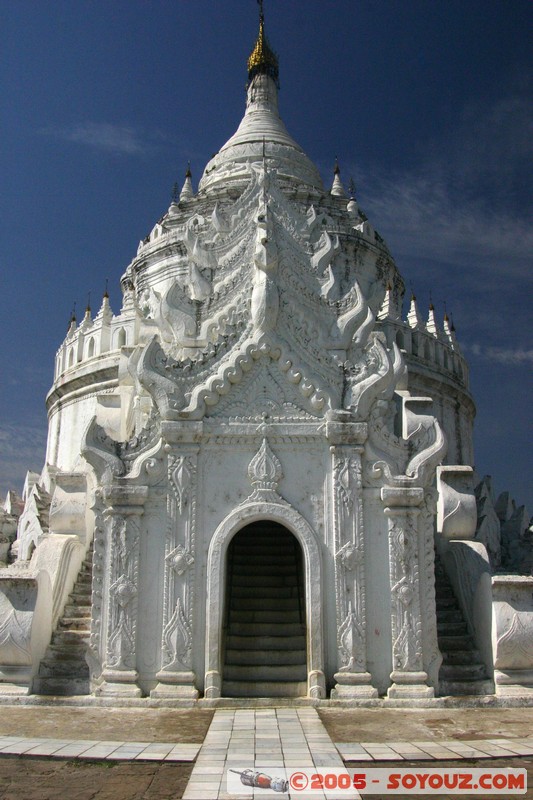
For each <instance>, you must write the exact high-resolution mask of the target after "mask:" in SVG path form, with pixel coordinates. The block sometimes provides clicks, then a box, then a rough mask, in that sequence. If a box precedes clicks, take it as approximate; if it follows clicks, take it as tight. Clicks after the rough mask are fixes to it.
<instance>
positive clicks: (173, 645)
mask: <svg viewBox="0 0 533 800" xmlns="http://www.w3.org/2000/svg"><path fill="white" fill-rule="evenodd" d="M191 646H192V643H191V629H190V626H189V623H188V622H187V618H186V617H185V614H184V611H183V604H182V602H181V599H179V598H178V600H177V602H176V607H175V609H174V613H173V614H172V617H171V618H170V619H169V621H168V623H167V625H166V627H165V630H164V631H163V660H164V662H165V664H164V669H165V671H173V670H178V671H179V670H180V669H183V667H185V668H186V669H189V668H190V666H191Z"/></svg>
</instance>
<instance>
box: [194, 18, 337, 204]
mask: <svg viewBox="0 0 533 800" xmlns="http://www.w3.org/2000/svg"><path fill="white" fill-rule="evenodd" d="M248 79H249V83H248V89H247V102H246V111H245V114H244V117H243V118H242V120H241V123H240V125H239V127H238V128H237V130H236V131H235V133H234V134H233V136H232V137H231V138H230V139H228V141H227V142H226V143H225V144H224V145H223V147H221V149H220V150H219V152H218V153H217V154H216V155H215V156H213V158H212V159H211V160H210V161H209V163H208V164H207V166H206V168H205V170H204V174H203V176H202V179H201V181H200V184H199V190H200V191H207V190H211V189H213V188H214V187H221V186H230V185H231V184H234V183H242V184H243V185H245V184H246V183H247V182H248V180H249V176H250V165H251V164H252V163H254V162H258V161H261V160H262V159H263V158H264V159H266V160H267V162H268V165H269V166H270V167H274V168H275V169H276V170H277V172H278V175H279V178H280V180H281V181H282V182H283V181H287V182H289V183H291V184H293V185H294V184H296V185H297V186H298V185H301V186H302V187H303V188H305V189H307V190H308V189H309V188H312V189H315V190H317V191H319V192H323V191H324V187H323V184H322V179H321V177H320V174H319V172H318V170H317V168H316V167H315V165H314V164H313V162H312V161H311V160H310V159H309V158H308V157H307V156H306V154H305V153H304V151H303V150H302V148H301V147H300V145H299V144H297V142H295V140H294V139H293V138H292V136H291V135H290V134H289V132H288V131H287V128H286V127H285V124H284V123H283V120H282V119H281V117H280V115H279V111H278V63H277V57H276V56H275V54H274V53H273V51H272V49H271V48H270V45H269V44H268V42H267V40H266V37H265V33H264V22H263V19H262V18H261V20H260V26H259V36H258V38H257V42H256V44H255V46H254V48H253V50H252V52H251V54H250V57H249V59H248Z"/></svg>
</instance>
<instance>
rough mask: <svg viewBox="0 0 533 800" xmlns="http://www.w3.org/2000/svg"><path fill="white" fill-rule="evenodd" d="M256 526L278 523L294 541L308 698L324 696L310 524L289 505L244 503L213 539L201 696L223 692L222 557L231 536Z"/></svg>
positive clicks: (318, 564) (318, 571) (317, 572)
mask: <svg viewBox="0 0 533 800" xmlns="http://www.w3.org/2000/svg"><path fill="white" fill-rule="evenodd" d="M259 522H269V523H279V525H280V527H282V528H284V529H286V530H287V531H289V532H290V533H291V534H293V535H294V537H295V538H296V539H297V541H298V543H299V545H300V547H301V549H302V553H303V563H304V570H303V571H304V585H305V620H306V638H307V696H308V697H309V698H315V699H322V698H324V697H325V696H326V681H325V675H324V647H323V634H322V606H323V603H322V588H323V587H322V555H321V552H320V547H319V543H318V539H317V536H316V534H315V532H314V530H313V529H312V528H311V526H310V525H309V523H308V522H307V521H306V520H305V519H304V518H303V517H302V516H301V514H299V513H298V512H297V511H296V510H295V509H294V508H292V507H291V506H290V505H289V504H288V503H284V502H279V503H278V502H271V501H259V502H257V501H253V502H247V503H243V504H242V505H240V506H238V507H237V508H236V509H234V510H233V511H232V512H231V513H230V514H228V516H227V517H225V519H223V520H222V522H221V523H220V525H219V526H218V528H217V529H216V531H215V532H214V533H213V536H212V538H211V541H210V543H209V551H208V555H207V576H206V588H207V597H206V620H205V637H206V648H205V679H204V696H205V697H206V699H209V700H211V699H217V698H219V697H220V696H221V692H222V670H223V666H224V646H223V635H222V634H223V625H224V607H225V598H226V586H227V580H226V566H227V559H226V553H227V550H228V548H229V546H230V544H231V541H232V539H233V538H234V536H235V535H236V534H237V533H238V532H239V531H241V530H243V529H244V528H246V527H248V526H251V525H252V524H255V523H259Z"/></svg>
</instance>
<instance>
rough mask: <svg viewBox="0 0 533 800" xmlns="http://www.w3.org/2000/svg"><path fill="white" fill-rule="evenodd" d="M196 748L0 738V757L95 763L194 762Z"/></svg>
mask: <svg viewBox="0 0 533 800" xmlns="http://www.w3.org/2000/svg"><path fill="white" fill-rule="evenodd" d="M200 747H201V745H200V744H187V743H182V744H174V743H172V742H115V741H98V740H94V739H93V740H89V739H77V740H75V741H73V740H69V739H47V738H42V739H37V738H35V739H28V738H22V737H14V736H0V755H3V754H5V755H8V754H9V755H27V756H55V757H56V758H83V759H95V760H98V761H105V760H109V761H115V760H117V761H134V760H136V761H194V759H195V758H196V756H197V755H198V751H199V750H200Z"/></svg>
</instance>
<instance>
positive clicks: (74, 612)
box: [63, 603, 92, 618]
mask: <svg viewBox="0 0 533 800" xmlns="http://www.w3.org/2000/svg"><path fill="white" fill-rule="evenodd" d="M91 608H92V606H91V605H88V604H81V603H80V604H79V605H78V603H67V605H66V606H65V609H64V611H63V616H64V617H89V618H90V616H91Z"/></svg>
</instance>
